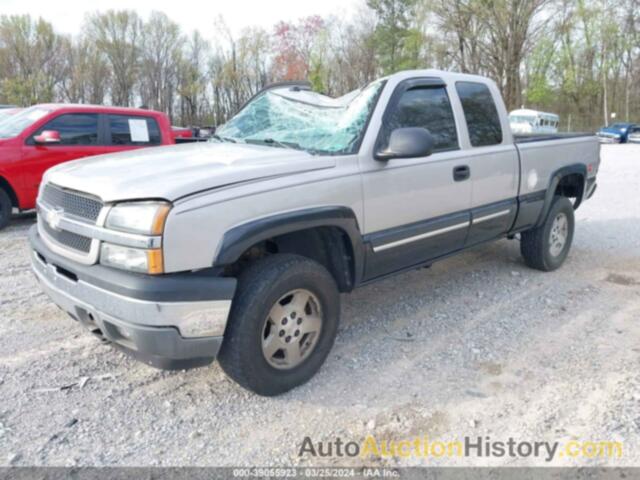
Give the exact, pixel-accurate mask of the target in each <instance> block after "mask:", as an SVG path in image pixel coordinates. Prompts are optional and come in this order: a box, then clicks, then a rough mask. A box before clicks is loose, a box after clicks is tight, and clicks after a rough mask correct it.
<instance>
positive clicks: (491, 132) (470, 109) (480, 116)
mask: <svg viewBox="0 0 640 480" xmlns="http://www.w3.org/2000/svg"><path fill="white" fill-rule="evenodd" d="M456 91H457V92H458V97H460V103H462V110H463V111H464V118H465V120H466V122H467V130H468V131H469V141H470V142H471V145H472V146H474V147H485V146H488V145H499V144H501V143H502V125H501V124H500V116H499V115H498V109H497V108H496V103H495V100H494V99H493V96H492V95H491V91H490V90H489V87H487V86H486V85H485V84H483V83H477V82H456Z"/></svg>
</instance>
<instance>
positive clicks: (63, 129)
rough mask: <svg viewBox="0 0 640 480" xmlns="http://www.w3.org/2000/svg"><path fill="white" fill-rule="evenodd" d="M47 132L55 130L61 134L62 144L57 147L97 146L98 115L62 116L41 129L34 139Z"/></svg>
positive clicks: (73, 114)
mask: <svg viewBox="0 0 640 480" xmlns="http://www.w3.org/2000/svg"><path fill="white" fill-rule="evenodd" d="M45 130H55V131H56V132H58V133H60V143H59V144H57V145H97V144H98V115H96V114H92V113H67V114H64V115H60V116H59V117H56V118H54V119H53V120H51V121H50V122H49V123H47V124H46V125H45V126H44V127H41V128H40V129H39V130H38V131H37V132H36V133H35V135H34V137H35V136H36V135H40V134H41V133H42V132H44V131H45Z"/></svg>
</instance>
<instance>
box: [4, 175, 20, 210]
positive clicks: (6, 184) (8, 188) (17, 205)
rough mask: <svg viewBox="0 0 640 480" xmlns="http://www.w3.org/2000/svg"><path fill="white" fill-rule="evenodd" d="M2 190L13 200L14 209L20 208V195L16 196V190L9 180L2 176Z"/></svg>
mask: <svg viewBox="0 0 640 480" xmlns="http://www.w3.org/2000/svg"><path fill="white" fill-rule="evenodd" d="M0 188H1V189H2V190H4V191H5V192H6V193H7V195H9V198H10V199H11V204H12V205H13V207H14V208H20V202H19V200H18V195H17V194H16V191H15V190H14V188H13V186H12V185H11V183H9V180H7V178H6V177H5V176H4V175H0Z"/></svg>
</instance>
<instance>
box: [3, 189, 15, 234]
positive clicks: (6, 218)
mask: <svg viewBox="0 0 640 480" xmlns="http://www.w3.org/2000/svg"><path fill="white" fill-rule="evenodd" d="M12 209H13V204H12V203H11V198H9V195H8V194H7V192H5V191H4V190H3V189H2V188H0V230H2V229H3V228H5V227H6V226H7V225H9V222H10V221H11V211H12Z"/></svg>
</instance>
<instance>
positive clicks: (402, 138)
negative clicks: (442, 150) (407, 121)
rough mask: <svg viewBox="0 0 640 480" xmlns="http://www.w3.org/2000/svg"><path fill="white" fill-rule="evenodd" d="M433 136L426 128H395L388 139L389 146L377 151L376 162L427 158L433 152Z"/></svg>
mask: <svg viewBox="0 0 640 480" xmlns="http://www.w3.org/2000/svg"><path fill="white" fill-rule="evenodd" d="M434 143H435V142H434V140H433V135H431V133H430V132H429V130H427V129H426V128H421V127H405V128H396V129H395V130H394V131H393V132H391V135H390V137H389V146H388V147H387V148H385V149H383V150H378V151H377V152H376V154H375V155H374V158H375V159H376V160H380V161H387V160H391V159H394V158H419V157H427V156H429V155H431V153H432V152H433V145H434Z"/></svg>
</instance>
